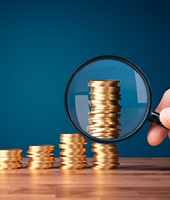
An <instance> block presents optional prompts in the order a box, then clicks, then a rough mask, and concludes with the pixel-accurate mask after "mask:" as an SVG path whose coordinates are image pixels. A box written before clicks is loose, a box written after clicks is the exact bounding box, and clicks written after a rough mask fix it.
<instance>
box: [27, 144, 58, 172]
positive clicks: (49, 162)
mask: <svg viewBox="0 0 170 200" xmlns="http://www.w3.org/2000/svg"><path fill="white" fill-rule="evenodd" d="M53 150H54V146H53V145H40V146H30V147H29V150H28V151H27V153H29V155H27V156H28V157H29V158H30V161H29V163H28V168H29V169H50V168H51V167H52V166H53V162H54V161H55V159H54V156H53V155H54V153H52V151H53Z"/></svg>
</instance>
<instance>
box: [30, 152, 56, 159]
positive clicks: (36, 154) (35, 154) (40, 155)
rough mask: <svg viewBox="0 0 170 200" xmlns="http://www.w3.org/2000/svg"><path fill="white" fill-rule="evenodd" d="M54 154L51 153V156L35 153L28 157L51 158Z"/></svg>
mask: <svg viewBox="0 0 170 200" xmlns="http://www.w3.org/2000/svg"><path fill="white" fill-rule="evenodd" d="M53 155H54V153H49V154H39V153H34V152H32V153H31V152H30V154H29V155H27V157H30V158H31V157H50V156H53Z"/></svg>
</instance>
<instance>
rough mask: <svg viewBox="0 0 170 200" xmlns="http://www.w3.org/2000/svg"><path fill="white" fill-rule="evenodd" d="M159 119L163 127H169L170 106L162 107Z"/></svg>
mask: <svg viewBox="0 0 170 200" xmlns="http://www.w3.org/2000/svg"><path fill="white" fill-rule="evenodd" d="M160 121H161V122H162V124H163V125H164V126H165V127H167V128H168V129H170V107H169V108H164V109H163V110H162V111H161V112H160Z"/></svg>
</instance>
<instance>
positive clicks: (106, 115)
mask: <svg viewBox="0 0 170 200" xmlns="http://www.w3.org/2000/svg"><path fill="white" fill-rule="evenodd" d="M88 114H89V115H90V114H91V113H90V112H89V113H88ZM120 116H121V114H118V113H95V114H92V115H91V117H90V119H103V118H104V119H108V118H112V119H119V118H120Z"/></svg>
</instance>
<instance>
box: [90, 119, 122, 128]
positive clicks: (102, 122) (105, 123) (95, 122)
mask: <svg viewBox="0 0 170 200" xmlns="http://www.w3.org/2000/svg"><path fill="white" fill-rule="evenodd" d="M89 124H90V125H96V126H102V125H103V126H108V125H117V127H118V126H119V127H120V123H119V121H118V120H114V119H113V120H110V121H107V120H106V121H105V120H91V119H89Z"/></svg>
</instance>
